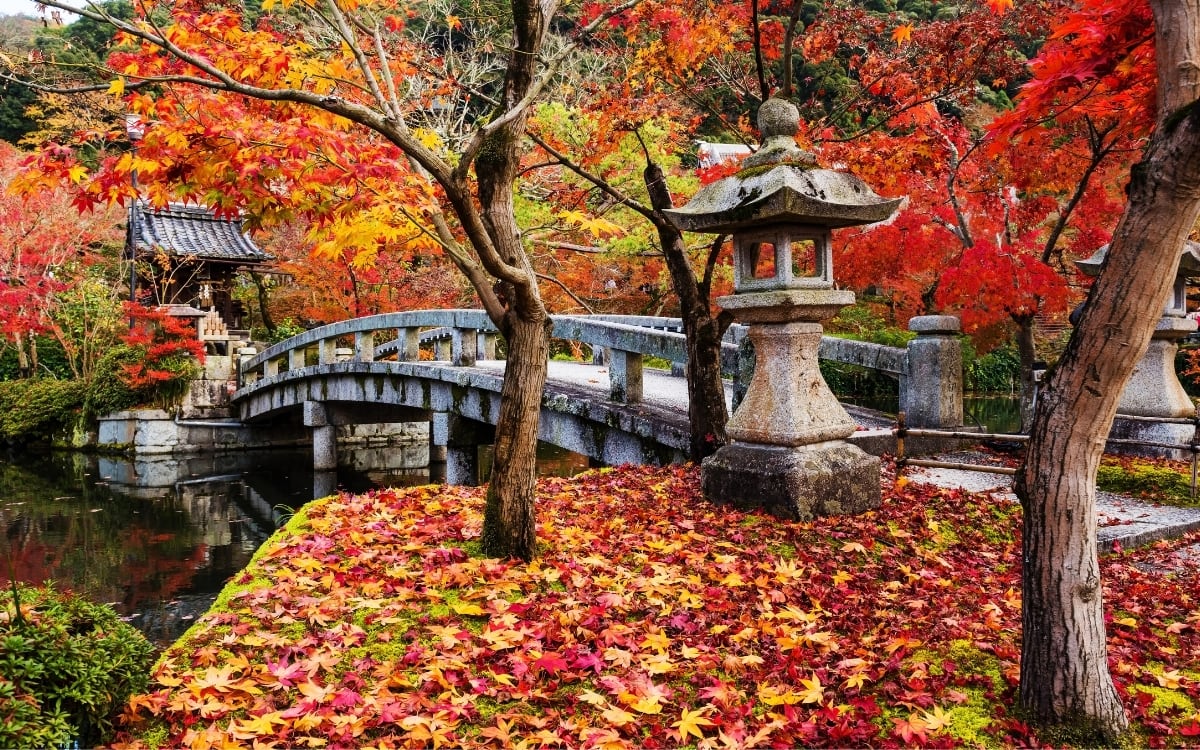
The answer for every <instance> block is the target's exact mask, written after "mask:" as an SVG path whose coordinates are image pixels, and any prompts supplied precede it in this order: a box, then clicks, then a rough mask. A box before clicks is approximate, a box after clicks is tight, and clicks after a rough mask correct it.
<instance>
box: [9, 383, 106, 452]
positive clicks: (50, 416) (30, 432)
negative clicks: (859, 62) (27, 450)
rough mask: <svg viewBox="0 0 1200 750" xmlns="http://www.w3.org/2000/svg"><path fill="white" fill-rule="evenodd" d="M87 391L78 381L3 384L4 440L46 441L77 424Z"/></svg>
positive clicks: (17, 441)
mask: <svg viewBox="0 0 1200 750" xmlns="http://www.w3.org/2000/svg"><path fill="white" fill-rule="evenodd" d="M85 392H86V387H85V386H84V384H83V383H81V382H80V381H77V380H50V379H37V380H10V381H0V441H3V442H11V443H28V442H34V441H44V440H45V439H46V438H49V437H50V436H51V435H53V434H54V433H56V432H58V431H60V430H62V429H64V428H66V427H67V426H69V425H70V424H71V423H72V422H73V421H74V419H75V416H76V414H78V412H79V409H80V408H81V407H82V406H83V403H84V397H85Z"/></svg>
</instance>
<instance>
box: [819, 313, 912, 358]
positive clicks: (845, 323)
mask: <svg viewBox="0 0 1200 750" xmlns="http://www.w3.org/2000/svg"><path fill="white" fill-rule="evenodd" d="M828 331H829V333H831V334H834V335H837V336H840V337H841V338H848V339H854V340H855V341H869V342H871V343H872V344H882V345H883V346H894V347H897V348H899V349H903V348H904V347H906V346H908V342H910V341H912V340H913V338H915V337H916V334H915V333H913V332H912V331H905V330H903V329H901V328H897V327H895V326H893V325H889V324H888V323H887V321H885V320H884V319H883V318H881V317H879V315H878V314H876V313H875V311H874V310H872V309H871V307H870V306H868V305H853V306H851V307H847V308H843V309H842V310H841V312H839V313H838V314H837V316H836V317H835V318H834V319H833V320H831V321H830V322H829V326H828Z"/></svg>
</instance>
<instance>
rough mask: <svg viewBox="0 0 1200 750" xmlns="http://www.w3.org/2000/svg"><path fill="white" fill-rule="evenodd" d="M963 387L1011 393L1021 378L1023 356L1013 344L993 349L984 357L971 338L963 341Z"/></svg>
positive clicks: (977, 391) (978, 391)
mask: <svg viewBox="0 0 1200 750" xmlns="http://www.w3.org/2000/svg"><path fill="white" fill-rule="evenodd" d="M962 354H963V388H964V389H966V390H968V391H971V392H973V393H996V392H998V391H1004V392H1006V393H1011V392H1012V390H1013V387H1014V385H1015V384H1016V383H1018V382H1019V381H1020V379H1021V358H1020V355H1019V354H1018V353H1017V348H1016V347H1015V346H1013V345H1011V344H1008V345H1005V346H1002V347H999V348H997V349H993V350H992V351H990V352H988V353H987V354H985V355H983V356H982V357H980V356H978V355H977V354H976V352H975V347H974V346H972V345H971V340H970V339H967V338H964V339H963V341H962Z"/></svg>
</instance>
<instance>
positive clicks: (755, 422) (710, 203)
mask: <svg viewBox="0 0 1200 750" xmlns="http://www.w3.org/2000/svg"><path fill="white" fill-rule="evenodd" d="M758 124H759V130H760V131H761V132H762V136H763V139H764V143H763V146H762V148H760V149H759V151H758V152H757V153H755V154H754V155H752V156H750V157H748V158H746V159H745V160H744V161H743V162H742V170H741V171H740V172H738V173H737V174H735V175H732V176H730V177H726V178H725V179H723V180H719V181H717V182H714V183H712V184H710V185H708V186H706V187H704V188H703V189H702V190H700V192H699V193H697V194H696V196H695V197H694V198H693V199H692V201H691V202H690V203H688V204H687V205H686V206H683V207H681V208H678V209H674V210H670V211H667V214H668V215H669V216H670V217H671V219H672V221H674V222H675V224H676V225H677V226H678V227H679V228H680V229H683V230H685V231H692V232H708V233H713V234H717V233H729V234H731V235H732V237H733V248H734V250H733V252H734V261H733V262H734V294H733V295H731V296H728V297H722V298H720V299H718V300H717V303H718V304H719V305H720V306H721V307H722V308H724V309H725V310H728V311H729V312H731V313H732V314H733V316H734V318H735V319H736V320H738V321H739V322H741V323H745V324H747V325H749V327H750V330H749V336H750V339H751V341H752V342H753V343H754V349H755V369H754V377H753V378H752V379H751V382H750V386H749V388H748V390H747V392H746V397H745V398H744V399H743V400H742V403H741V404H740V405H739V406H738V409H737V411H736V412H735V413H734V414H733V416H732V417H731V418H730V420H729V424H728V426H727V431H728V434H729V436H730V437H731V438H732V439H733V441H734V442H733V443H731V444H730V445H727V446H724V447H722V448H721V449H720V450H718V451H717V452H716V453H715V454H713V455H712V456H710V457H709V458H708V459H706V460H705V462H704V465H703V469H702V481H703V486H704V494H705V495H706V496H707V497H708V498H710V499H712V500H714V501H718V502H728V503H732V504H734V505H736V506H738V507H744V508H749V507H762V508H765V509H767V510H768V511H770V512H772V513H774V514H776V515H779V516H782V517H785V518H795V519H800V520H806V519H809V518H812V517H814V516H819V515H834V514H845V513H860V512H862V511H865V510H868V509H870V508H874V507H878V505H879V502H880V490H879V459H878V458H876V457H874V456H870V455H868V454H866V453H865V452H863V451H862V450H860V449H859V448H858V447H856V446H853V445H851V444H850V443H848V442H846V441H845V438H847V437H849V436H850V435H851V434H853V432H854V430H855V428H856V426H855V423H854V421H853V420H851V419H850V417H849V416H848V415H847V414H846V411H845V410H844V409H843V408H842V406H841V404H839V403H838V401H837V399H836V398H835V397H834V395H833V393H832V392H831V391H830V390H829V386H828V385H826V383H825V379H824V378H823V377H822V376H821V372H820V370H819V369H818V366H817V350H818V347H819V346H820V343H821V334H822V331H823V329H822V327H821V323H822V322H823V321H826V320H828V319H829V318H832V317H833V316H834V315H835V314H837V311H838V310H840V309H841V308H842V307H845V306H846V305H850V304H853V303H854V293H853V292H849V291H843V290H838V289H834V288H833V260H832V252H831V245H830V230H832V229H834V228H836V227H847V226H855V225H860V224H870V223H874V222H877V221H882V220H884V219H887V218H888V217H889V216H891V215H892V214H893V213H894V212H895V210H896V208H897V206H898V205H899V204H900V200H898V199H897V200H888V199H884V198H881V197H880V196H878V195H876V194H875V192H874V191H872V190H871V189H870V188H869V187H868V186H867V185H866V184H865V183H864V182H863V181H862V180H859V179H858V178H857V177H854V176H853V175H850V174H847V173H845V172H837V171H833V170H828V169H821V168H819V167H818V166H817V160H816V157H815V156H813V154H811V153H808V152H806V151H802V150H801V149H800V148H799V147H797V145H796V141H795V135H796V133H797V132H798V130H799V126H800V115H799V111H798V110H797V109H796V108H795V107H794V106H793V105H792V104H790V103H788V102H785V101H783V100H779V99H771V100H768V101H766V102H764V103H763V105H762V107H761V108H760V109H759V113H758Z"/></svg>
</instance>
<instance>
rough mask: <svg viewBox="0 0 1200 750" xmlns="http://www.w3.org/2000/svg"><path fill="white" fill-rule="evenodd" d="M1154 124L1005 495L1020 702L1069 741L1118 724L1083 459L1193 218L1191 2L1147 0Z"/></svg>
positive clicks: (1090, 470)
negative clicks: (1017, 541)
mask: <svg viewBox="0 0 1200 750" xmlns="http://www.w3.org/2000/svg"><path fill="white" fill-rule="evenodd" d="M1151 7H1152V8H1153V10H1154V16H1155V22H1156V23H1155V35H1156V47H1157V54H1158V76H1159V84H1158V87H1159V88H1158V90H1159V125H1158V129H1157V131H1156V132H1155V134H1154V136H1153V137H1152V138H1151V140H1150V143H1149V145H1148V146H1147V148H1146V153H1145V156H1144V158H1143V160H1142V162H1141V163H1139V164H1138V165H1136V166H1135V167H1134V168H1133V170H1132V171H1131V180H1130V184H1129V203H1128V205H1127V206H1126V209H1125V214H1124V216H1123V217H1122V219H1121V222H1120V224H1119V225H1118V227H1117V230H1116V233H1115V234H1114V236H1113V240H1112V244H1111V247H1110V250H1109V253H1108V259H1107V261H1106V264H1105V267H1104V269H1103V271H1102V272H1101V274H1100V276H1099V278H1097V279H1096V282H1095V284H1094V285H1093V286H1092V289H1091V293H1090V294H1089V296H1088V302H1087V306H1086V307H1085V309H1084V313H1083V316H1082V319H1081V320H1080V323H1079V325H1078V326H1077V327H1076V329H1075V331H1074V333H1073V335H1072V337H1071V341H1070V343H1069V344H1068V345H1067V350H1066V352H1065V353H1064V354H1063V356H1062V358H1061V359H1060V360H1059V363H1058V365H1057V366H1056V368H1055V370H1054V371H1053V373H1052V374H1051V376H1050V378H1049V382H1048V383H1047V384H1046V388H1045V389H1044V390H1043V392H1042V396H1041V398H1040V400H1039V404H1038V408H1037V410H1036V414H1035V417H1034V422H1033V427H1032V431H1031V441H1030V444H1029V448H1028V456H1027V459H1026V463H1025V465H1024V467H1022V469H1021V471H1020V473H1019V474H1018V475H1017V482H1016V491H1017V495H1018V496H1019V497H1020V498H1021V505H1022V509H1023V511H1024V519H1025V525H1024V551H1023V555H1024V557H1023V560H1024V570H1023V577H1022V579H1023V582H1022V589H1023V606H1022V619H1023V624H1024V631H1023V634H1022V656H1021V685H1020V703H1021V706H1022V707H1023V708H1024V709H1025V710H1026V711H1028V713H1029V717H1030V719H1031V720H1032V721H1034V722H1035V723H1038V724H1041V725H1043V726H1045V725H1058V726H1064V727H1069V728H1071V729H1073V730H1075V731H1076V732H1080V731H1081V732H1082V733H1083V734H1082V735H1077V737H1076V740H1077V741H1087V739H1088V738H1087V735H1088V734H1090V735H1091V736H1092V740H1093V741H1094V740H1095V739H1097V738H1098V739H1102V740H1103V741H1105V742H1110V743H1111V742H1112V741H1113V740H1114V739H1115V738H1116V737H1117V736H1119V735H1120V734H1121V733H1123V732H1124V731H1125V730H1126V728H1127V727H1128V719H1127V717H1126V715H1125V711H1124V708H1123V707H1122V706H1121V702H1120V699H1119V698H1118V696H1117V692H1116V690H1115V688H1114V687H1113V683H1112V679H1111V676H1110V675H1109V672H1108V659H1107V649H1106V644H1105V631H1104V611H1103V602H1102V599H1101V588H1100V570H1099V562H1098V560H1097V555H1096V508H1095V501H1096V468H1097V466H1098V465H1099V461H1100V456H1101V454H1102V452H1103V449H1104V442H1105V438H1106V436H1107V434H1108V431H1109V429H1110V427H1111V424H1112V420H1113V416H1114V415H1115V413H1116V408H1117V402H1118V400H1119V398H1120V395H1121V391H1122V389H1123V388H1124V387H1125V384H1126V383H1127V382H1128V380H1129V377H1130V375H1131V374H1132V371H1133V367H1134V364H1135V363H1136V362H1137V361H1138V360H1139V359H1140V358H1141V356H1142V354H1143V353H1144V352H1145V351H1146V348H1147V346H1148V344H1149V340H1150V334H1151V333H1152V332H1153V330H1154V327H1155V325H1156V324H1157V322H1158V319H1159V317H1160V315H1161V313H1162V308H1163V304H1164V303H1165V301H1166V299H1167V295H1168V293H1169V292H1170V289H1171V285H1172V283H1173V281H1174V277H1175V267H1176V264H1177V259H1178V257H1179V254H1180V252H1181V250H1182V247H1183V242H1184V240H1185V239H1186V238H1187V235H1188V233H1189V232H1190V231H1191V230H1192V228H1193V226H1194V225H1195V222H1196V218H1197V215H1198V214H1200V105H1198V104H1197V102H1196V100H1197V96H1198V95H1200V76H1197V75H1196V73H1195V71H1196V70H1197V69H1198V68H1200V65H1198V63H1200V59H1198V55H1200V52H1198V48H1200V0H1151Z"/></svg>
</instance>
